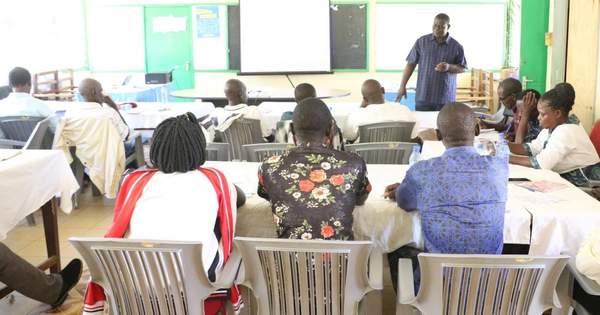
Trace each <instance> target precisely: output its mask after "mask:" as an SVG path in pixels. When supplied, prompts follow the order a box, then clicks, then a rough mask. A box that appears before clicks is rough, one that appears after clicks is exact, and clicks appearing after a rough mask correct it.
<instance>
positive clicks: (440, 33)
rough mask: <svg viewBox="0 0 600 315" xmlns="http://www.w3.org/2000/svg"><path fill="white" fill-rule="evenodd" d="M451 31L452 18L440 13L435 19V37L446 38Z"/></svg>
mask: <svg viewBox="0 0 600 315" xmlns="http://www.w3.org/2000/svg"><path fill="white" fill-rule="evenodd" d="M449 29H450V17H449V16H448V14H446V13H440V14H438V15H436V16H435V18H434V19H433V35H434V36H435V37H436V38H444V37H446V35H448V30H449Z"/></svg>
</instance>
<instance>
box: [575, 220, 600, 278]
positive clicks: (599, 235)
mask: <svg viewBox="0 0 600 315" xmlns="http://www.w3.org/2000/svg"><path fill="white" fill-rule="evenodd" d="M575 265H576V266H577V270H579V272H581V273H582V274H584V275H585V276H586V277H588V278H590V279H592V280H594V281H596V282H597V283H598V284H599V285H600V230H597V231H595V232H594V233H592V235H591V236H590V238H589V239H587V240H586V241H585V242H584V243H583V245H582V246H581V248H580V249H579V252H578V253H577V258H576V259H575Z"/></svg>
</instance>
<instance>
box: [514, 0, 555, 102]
mask: <svg viewBox="0 0 600 315" xmlns="http://www.w3.org/2000/svg"><path fill="white" fill-rule="evenodd" d="M549 12H550V0H524V1H521V64H520V66H519V74H520V76H521V78H520V79H521V83H523V88H528V89H536V90H538V91H539V92H540V93H542V94H543V93H544V91H546V66H547V59H548V49H547V47H546V43H545V36H546V32H548V16H549Z"/></svg>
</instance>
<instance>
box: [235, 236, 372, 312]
mask: <svg viewBox="0 0 600 315" xmlns="http://www.w3.org/2000/svg"><path fill="white" fill-rule="evenodd" d="M235 244H236V246H237V248H238V249H239V250H240V253H241V255H242V258H243V268H242V270H244V271H243V272H241V271H240V275H239V276H238V280H239V281H240V282H241V284H242V285H245V286H247V287H249V288H250V289H251V290H252V292H253V294H254V297H255V298H256V300H257V304H258V314H260V315H264V314H270V315H284V314H285V315H294V314H298V315H299V314H313V315H326V314H346V315H349V314H357V313H358V311H359V303H360V302H361V300H362V299H363V297H364V295H365V294H366V293H368V292H370V291H372V290H381V289H382V281H383V280H382V271H381V269H382V264H381V263H380V262H381V260H380V259H381V257H373V258H374V262H372V263H369V258H370V256H371V255H370V253H371V249H372V243H371V242H366V241H323V240H288V239H267V238H246V237H236V238H235ZM373 256H381V255H380V253H379V255H377V254H375V255H373ZM378 258H379V260H377V259H378ZM369 274H370V275H371V277H369ZM370 278H372V279H374V280H375V281H374V283H371V282H370Z"/></svg>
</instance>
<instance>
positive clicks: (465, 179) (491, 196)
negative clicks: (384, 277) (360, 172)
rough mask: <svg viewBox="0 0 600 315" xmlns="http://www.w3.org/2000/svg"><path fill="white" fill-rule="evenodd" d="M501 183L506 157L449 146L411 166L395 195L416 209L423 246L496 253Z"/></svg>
mask: <svg viewBox="0 0 600 315" xmlns="http://www.w3.org/2000/svg"><path fill="white" fill-rule="evenodd" d="M507 184H508V159H507V158H506V157H504V158H501V157H495V156H481V155H479V154H478V153H477V151H476V150H475V149H474V148H473V147H472V146H469V147H454V148H448V149H446V152H444V154H443V155H442V156H441V157H437V158H432V159H429V160H425V161H420V162H418V163H416V164H415V165H413V166H412V167H411V168H410V169H409V170H408V172H407V173H406V177H405V178H404V181H402V184H401V185H400V186H399V187H398V189H397V190H396V200H397V202H398V206H399V207H401V208H403V209H405V210H406V211H413V210H416V209H418V210H419V212H420V215H421V226H422V230H423V234H424V237H425V250H426V251H428V252H432V253H447V254H500V253H502V246H503V231H504V211H505V206H506V191H507Z"/></svg>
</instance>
